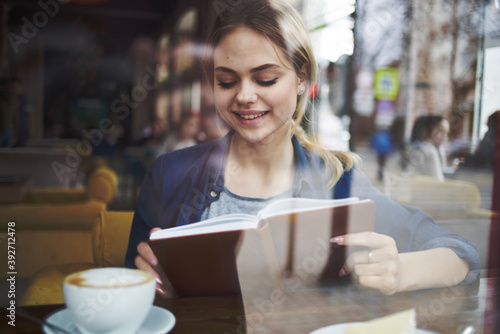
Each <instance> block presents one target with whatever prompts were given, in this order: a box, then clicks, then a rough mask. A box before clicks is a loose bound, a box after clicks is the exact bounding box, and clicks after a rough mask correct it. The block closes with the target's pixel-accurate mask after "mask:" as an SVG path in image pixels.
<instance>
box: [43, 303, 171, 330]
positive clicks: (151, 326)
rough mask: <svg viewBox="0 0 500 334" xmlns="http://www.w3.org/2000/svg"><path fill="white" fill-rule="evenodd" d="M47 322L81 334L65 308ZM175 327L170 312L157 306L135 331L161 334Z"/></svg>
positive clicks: (45, 328) (49, 328) (44, 327)
mask: <svg viewBox="0 0 500 334" xmlns="http://www.w3.org/2000/svg"><path fill="white" fill-rule="evenodd" d="M45 320H46V321H47V322H49V323H50V324H53V325H55V326H57V327H60V328H62V329H64V330H66V331H67V332H69V333H72V334H81V333H80V331H79V330H78V328H77V327H76V326H75V324H74V323H73V319H71V315H70V313H69V310H68V309H67V308H64V309H62V310H59V311H56V312H55V313H52V314H51V315H49V316H48V317H47V318H46V319H45ZM174 325H175V317H174V315H173V314H172V312H170V311H168V310H165V309H164V308H161V307H158V306H152V307H151V311H149V314H148V316H147V317H146V319H145V320H144V322H143V323H142V325H141V327H140V328H139V329H138V330H137V334H163V333H168V332H169V331H170V330H171V329H172V328H173V327H174ZM42 328H43V331H44V333H46V334H60V333H61V332H60V331H58V330H57V329H52V328H51V327H49V326H47V325H44V326H43V327H42Z"/></svg>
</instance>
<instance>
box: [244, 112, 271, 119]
mask: <svg viewBox="0 0 500 334" xmlns="http://www.w3.org/2000/svg"><path fill="white" fill-rule="evenodd" d="M264 114H265V112H262V113H260V114H257V115H239V116H240V117H241V118H243V119H254V118H257V117H260V116H262V115H264Z"/></svg>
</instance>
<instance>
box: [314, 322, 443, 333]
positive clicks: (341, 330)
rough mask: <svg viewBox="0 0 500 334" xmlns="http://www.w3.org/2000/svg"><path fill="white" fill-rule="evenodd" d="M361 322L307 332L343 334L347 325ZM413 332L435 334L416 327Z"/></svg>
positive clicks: (356, 323)
mask: <svg viewBox="0 0 500 334" xmlns="http://www.w3.org/2000/svg"><path fill="white" fill-rule="evenodd" d="M361 324H362V322H348V323H343V324H336V325H330V326H326V327H322V328H319V329H316V330H314V331H312V332H310V333H309V334H343V333H344V332H345V329H346V327H347V326H351V325H361ZM415 334H436V333H435V332H430V331H427V330H425V329H420V328H417V329H415Z"/></svg>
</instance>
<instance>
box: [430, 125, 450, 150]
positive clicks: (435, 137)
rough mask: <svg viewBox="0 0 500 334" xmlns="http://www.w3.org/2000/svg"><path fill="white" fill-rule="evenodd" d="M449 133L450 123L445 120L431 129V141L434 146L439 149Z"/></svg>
mask: <svg viewBox="0 0 500 334" xmlns="http://www.w3.org/2000/svg"><path fill="white" fill-rule="evenodd" d="M449 132H450V123H448V121H447V120H442V121H441V122H439V124H438V125H436V126H435V127H434V129H432V133H431V141H432V143H433V144H434V146H436V147H439V146H440V145H441V144H443V143H444V142H445V141H446V140H447V139H448V133H449Z"/></svg>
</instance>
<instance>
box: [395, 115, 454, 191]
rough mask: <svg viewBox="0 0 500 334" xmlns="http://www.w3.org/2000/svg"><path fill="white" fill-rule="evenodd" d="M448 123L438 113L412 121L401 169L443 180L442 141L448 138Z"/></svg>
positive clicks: (444, 155)
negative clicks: (407, 147) (408, 144)
mask: <svg viewBox="0 0 500 334" xmlns="http://www.w3.org/2000/svg"><path fill="white" fill-rule="evenodd" d="M449 132H450V124H449V122H448V121H447V120H446V119H445V118H444V117H443V116H439V115H426V116H420V117H419V118H418V119H417V120H416V121H415V123H414V125H413V129H412V134H411V138H410V148H409V150H408V152H406V153H405V156H404V161H403V163H402V164H403V169H405V170H406V171H410V172H411V173H412V174H413V175H427V176H431V177H433V178H436V179H438V180H441V181H442V180H444V179H445V177H444V171H445V170H448V168H447V155H446V151H445V149H444V145H443V144H444V143H445V141H446V140H447V139H448V134H449Z"/></svg>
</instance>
